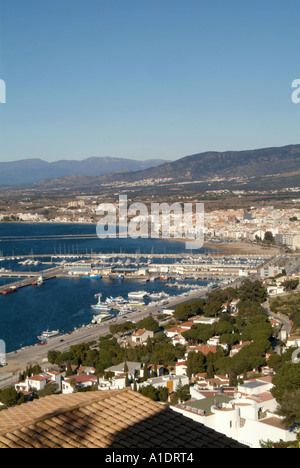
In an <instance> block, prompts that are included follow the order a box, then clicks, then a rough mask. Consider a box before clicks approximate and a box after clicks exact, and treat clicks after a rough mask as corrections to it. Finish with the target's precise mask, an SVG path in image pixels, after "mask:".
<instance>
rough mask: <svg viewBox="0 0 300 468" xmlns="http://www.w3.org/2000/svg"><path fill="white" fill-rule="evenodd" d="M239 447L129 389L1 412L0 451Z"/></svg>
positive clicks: (61, 398)
mask: <svg viewBox="0 0 300 468" xmlns="http://www.w3.org/2000/svg"><path fill="white" fill-rule="evenodd" d="M42 447H43V448H137V447H139V448H160V447H161V448H178V447H182V448H199V447H211V448H214V447H236V448H239V447H241V444H239V443H238V442H235V441H233V440H231V439H228V438H227V437H225V436H223V435H222V434H219V433H216V432H214V431H213V430H211V429H209V428H206V427H205V426H203V425H202V424H199V423H196V422H194V421H192V420H189V419H187V418H185V417H184V416H182V415H180V414H177V413H175V412H174V411H173V410H171V409H169V408H165V407H164V406H162V405H161V404H159V403H156V402H153V401H152V400H149V399H148V398H146V397H144V396H142V395H140V394H139V393H136V392H133V391H132V390H131V389H128V388H127V389H123V390H117V391H99V392H88V393H76V394H70V395H52V396H49V397H45V398H42V399H40V400H34V401H33V402H32V403H27V404H23V405H20V406H18V407H14V408H9V409H7V410H3V411H2V412H1V413H0V448H42Z"/></svg>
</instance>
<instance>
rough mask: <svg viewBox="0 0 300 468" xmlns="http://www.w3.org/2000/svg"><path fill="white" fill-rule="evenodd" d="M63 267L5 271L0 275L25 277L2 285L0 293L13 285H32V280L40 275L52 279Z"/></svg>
mask: <svg viewBox="0 0 300 468" xmlns="http://www.w3.org/2000/svg"><path fill="white" fill-rule="evenodd" d="M61 271H62V270H61V268H59V267H54V268H49V269H47V270H42V271H37V272H33V271H27V272H26V271H22V272H16V271H15V272H13V271H10V272H3V273H0V277H1V278H24V279H22V280H19V281H15V282H12V283H9V284H5V285H3V286H0V293H2V291H5V290H7V289H9V288H11V287H16V288H17V289H19V288H24V287H26V286H30V285H31V283H32V281H33V280H34V279H37V278H39V277H40V276H43V279H44V280H49V279H52V278H56V277H57V276H58V274H59V273H61Z"/></svg>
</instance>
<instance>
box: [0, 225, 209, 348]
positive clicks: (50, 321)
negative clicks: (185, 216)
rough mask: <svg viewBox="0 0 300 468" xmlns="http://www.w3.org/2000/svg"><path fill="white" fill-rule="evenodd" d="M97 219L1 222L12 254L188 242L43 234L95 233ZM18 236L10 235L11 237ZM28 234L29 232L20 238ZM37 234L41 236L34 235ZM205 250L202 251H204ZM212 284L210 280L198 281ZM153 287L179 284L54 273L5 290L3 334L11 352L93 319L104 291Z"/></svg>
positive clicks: (170, 247) (3, 246)
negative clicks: (57, 275)
mask: <svg viewBox="0 0 300 468" xmlns="http://www.w3.org/2000/svg"><path fill="white" fill-rule="evenodd" d="M94 233H95V226H91V225H62V224H59V225H53V224H46V225H45V224H0V251H1V252H2V253H3V255H6V256H10V255H12V256H16V255H28V256H29V255H31V254H33V255H34V254H43V253H45V254H52V253H55V252H56V253H60V252H61V253H62V254H64V253H71V254H72V253H74V254H76V253H80V254H85V253H86V252H88V253H90V252H91V249H92V251H93V252H99V253H100V252H103V253H105V252H116V253H119V252H120V250H122V252H128V253H135V252H137V251H139V252H141V254H143V253H151V252H154V253H174V254H175V253H180V252H184V251H185V246H184V244H182V243H177V242H169V241H164V240H152V239H137V240H133V239H123V240H119V239H105V240H103V239H101V240H100V239H76V240H72V239H63V240H62V239H61V238H56V239H55V238H53V239H51V240H49V239H44V238H41V237H40V236H47V235H52V236H64V235H70V234H71V235H78V234H94ZM7 236H10V237H12V236H13V237H14V239H7V238H6V237H7ZM20 236H26V237H27V238H22V239H21V238H20ZM33 239H35V240H33ZM199 252H200V251H199ZM0 268H7V269H12V270H18V271H22V270H28V269H29V268H30V269H31V270H33V271H34V270H39V269H41V268H45V266H38V267H33V266H31V267H22V266H20V265H19V264H18V261H17V260H15V261H13V260H10V261H9V262H1V263H0ZM11 281H14V280H13V279H1V278H0V285H2V284H8V283H9V282H11ZM198 283H199V284H206V282H198ZM141 289H142V290H146V291H148V292H153V291H162V290H165V291H166V292H167V293H168V294H171V295H173V294H176V293H178V290H177V289H175V288H165V283H164V282H162V281H160V280H158V281H155V282H154V283H152V282H151V283H150V282H149V283H141V282H137V281H135V282H133V281H112V280H104V279H101V280H96V279H95V280H80V279H53V280H50V281H47V282H46V283H45V284H44V285H43V286H41V287H31V286H29V287H26V288H22V289H19V290H18V292H17V293H15V294H10V295H7V296H4V295H0V339H2V340H4V341H5V343H6V349H7V352H11V351H14V350H16V349H19V348H20V347H22V346H29V345H32V344H34V343H36V342H37V341H38V340H37V336H38V335H40V334H41V333H42V332H43V331H45V330H47V329H49V330H56V329H59V330H60V331H61V332H68V331H72V330H73V329H74V327H79V326H81V325H87V324H89V323H90V322H91V320H92V317H93V315H94V313H95V312H94V311H93V310H92V309H91V308H90V305H91V304H94V303H96V302H97V300H96V298H95V297H94V295H95V294H96V293H100V292H101V293H102V294H103V300H104V299H105V298H106V297H109V296H119V295H121V296H124V297H125V298H127V294H128V292H130V291H136V290H141Z"/></svg>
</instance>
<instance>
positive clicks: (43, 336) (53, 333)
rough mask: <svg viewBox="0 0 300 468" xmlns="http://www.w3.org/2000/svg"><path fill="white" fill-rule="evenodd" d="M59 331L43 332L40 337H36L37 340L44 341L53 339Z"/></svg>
mask: <svg viewBox="0 0 300 468" xmlns="http://www.w3.org/2000/svg"><path fill="white" fill-rule="evenodd" d="M59 335H60V331H59V330H54V331H49V330H47V331H45V332H43V333H42V334H41V336H38V340H41V341H44V340H49V338H54V337H55V336H59Z"/></svg>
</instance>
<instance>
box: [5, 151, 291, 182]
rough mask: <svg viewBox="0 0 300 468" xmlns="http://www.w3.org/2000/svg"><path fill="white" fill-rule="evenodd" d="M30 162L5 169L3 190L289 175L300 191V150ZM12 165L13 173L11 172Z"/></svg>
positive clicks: (23, 162) (212, 152) (211, 152)
mask: <svg viewBox="0 0 300 468" xmlns="http://www.w3.org/2000/svg"><path fill="white" fill-rule="evenodd" d="M29 161H31V162H30V163H29V162H28V160H27V161H19V162H16V163H0V185H5V184H6V185H8V184H10V185H11V184H12V183H14V184H17V183H19V184H26V183H27V184H28V183H31V182H27V181H26V180H28V179H30V178H31V180H32V179H35V181H38V182H37V183H35V187H36V188H45V189H47V188H51V187H60V188H64V187H68V188H75V187H83V188H84V187H90V188H91V187H94V188H96V187H97V186H99V185H101V184H102V183H106V184H108V183H113V182H116V181H122V182H124V183H125V184H126V182H128V183H129V182H139V181H142V180H145V179H153V180H154V181H157V180H161V179H170V180H171V182H172V181H173V182H174V183H176V182H189V181H191V182H195V181H211V179H213V178H215V177H218V178H220V177H222V178H226V179H230V178H237V177H245V178H250V179H251V180H252V181H253V184H254V182H255V180H257V179H262V178H264V177H267V176H274V175H278V176H282V175H284V180H285V181H286V182H285V183H289V180H291V181H293V184H294V180H297V178H299V186H300V177H299V174H300V145H289V146H284V147H280V148H277V147H275V148H263V149H256V150H247V151H227V152H214V151H209V152H205V153H198V154H194V155H191V156H186V157H184V158H181V159H178V160H176V161H168V162H166V161H159V160H152V161H151V160H148V161H142V162H141V161H132V160H126V159H117V158H90V159H86V160H84V161H59V162H57V163H45V162H44V161H41V160H29ZM8 164H9V165H10V166H9V167H8V166H5V165H8ZM14 165H15V166H14ZM70 166H71V168H70ZM9 171H10V172H9ZM30 171H31V174H30V173H29V172H30ZM66 172H68V174H66ZM45 173H46V175H45ZM54 173H55V175H54ZM61 174H64V175H61ZM274 179H275V178H274ZM272 180H273V179H272ZM274 183H275V182H274ZM228 184H229V183H228ZM274 188H276V186H274Z"/></svg>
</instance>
